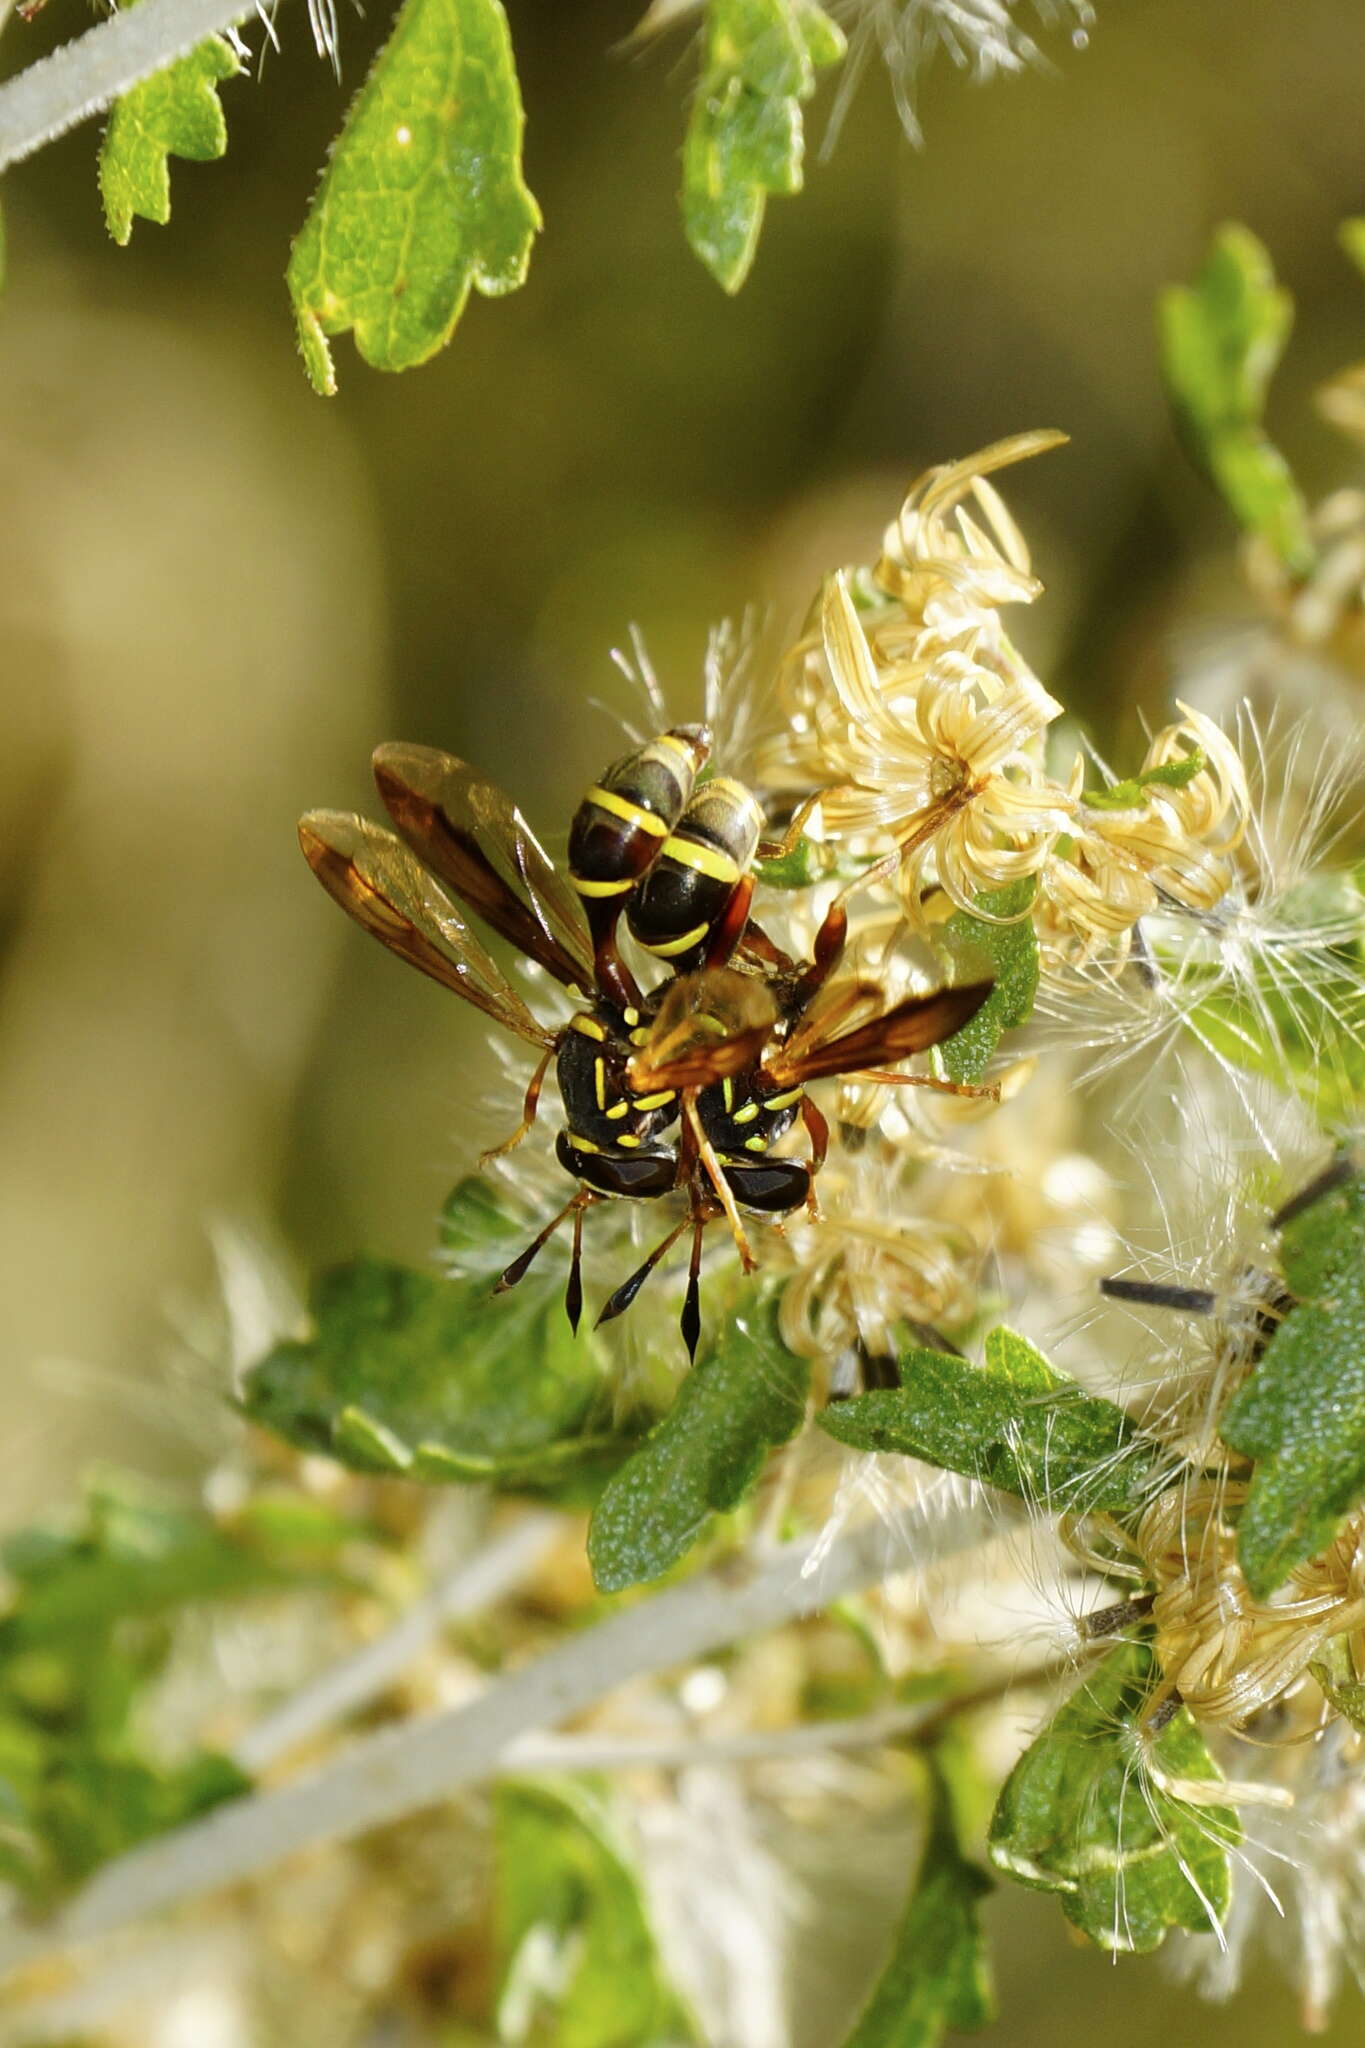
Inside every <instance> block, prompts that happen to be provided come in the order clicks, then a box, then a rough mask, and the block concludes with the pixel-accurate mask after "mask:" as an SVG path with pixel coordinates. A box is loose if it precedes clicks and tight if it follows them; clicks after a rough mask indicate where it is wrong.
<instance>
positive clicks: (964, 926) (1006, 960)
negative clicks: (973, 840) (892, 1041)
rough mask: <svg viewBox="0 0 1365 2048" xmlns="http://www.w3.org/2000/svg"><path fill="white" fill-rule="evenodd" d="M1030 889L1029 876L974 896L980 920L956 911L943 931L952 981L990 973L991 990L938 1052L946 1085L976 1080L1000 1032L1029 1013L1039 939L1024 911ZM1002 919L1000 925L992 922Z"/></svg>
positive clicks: (1029, 900) (1035, 985) (1030, 896)
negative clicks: (974, 1012) (966, 1021)
mask: <svg viewBox="0 0 1365 2048" xmlns="http://www.w3.org/2000/svg"><path fill="white" fill-rule="evenodd" d="M1034 893H1035V884H1034V880H1033V877H1032V876H1031V875H1025V876H1024V877H1023V879H1022V880H1020V881H1018V882H1011V883H1010V885H1009V887H1008V888H1006V889H989V890H983V891H982V893H981V894H980V895H979V896H978V897H977V902H978V904H979V905H980V907H981V909H982V910H984V911H985V912H986V913H987V916H985V917H973V916H971V915H970V913H969V912H967V911H965V910H955V911H954V912H953V915H952V916H951V917H950V918H949V919H948V922H947V923H946V924H945V925H944V927H943V932H942V944H943V946H944V948H945V950H946V951H947V954H948V957H949V959H950V960H951V962H952V964H953V970H954V978H955V979H956V980H957V981H970V980H973V979H979V978H981V977H983V976H984V975H986V974H989V975H990V976H991V977H992V978H993V980H994V982H995V987H994V988H993V989H992V990H991V992H990V994H989V995H988V996H987V998H986V1000H985V1002H984V1003H983V1004H982V1005H981V1008H980V1009H979V1010H978V1011H977V1013H976V1015H975V1016H974V1017H973V1018H972V1019H971V1020H970V1021H969V1022H968V1023H966V1024H964V1025H963V1027H962V1029H961V1030H960V1031H955V1032H954V1033H953V1035H952V1037H951V1038H948V1039H945V1040H944V1042H943V1044H942V1045H941V1046H940V1047H939V1048H938V1057H939V1058H940V1060H941V1061H942V1063H943V1070H944V1072H945V1073H946V1075H947V1076H948V1079H949V1080H950V1081H968V1082H972V1081H979V1080H980V1079H981V1076H982V1074H983V1073H984V1072H985V1070H986V1063H987V1061H988V1060H989V1059H990V1057H991V1054H992V1053H993V1052H994V1051H995V1049H996V1047H997V1046H998V1045H999V1043H1000V1039H1001V1035H1002V1033H1004V1032H1006V1031H1013V1030H1015V1029H1017V1027H1018V1026H1019V1025H1020V1024H1025V1023H1027V1022H1028V1019H1029V1018H1030V1017H1031V1016H1032V1014H1033V999H1034V996H1035V995H1036V994H1037V992H1038V934H1037V932H1036V931H1035V930H1034V928H1033V919H1032V918H1031V917H1030V916H1028V914H1027V913H1028V909H1029V906H1030V905H1031V903H1032V902H1033V898H1034ZM999 918H1006V919H1009V920H1010V922H1008V923H1005V924H1001V923H996V922H993V921H992V920H995V919H999Z"/></svg>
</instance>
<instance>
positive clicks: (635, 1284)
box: [594, 1216, 692, 1329]
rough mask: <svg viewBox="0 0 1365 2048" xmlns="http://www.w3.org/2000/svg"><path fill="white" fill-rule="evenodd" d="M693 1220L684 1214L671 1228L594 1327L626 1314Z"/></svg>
mask: <svg viewBox="0 0 1365 2048" xmlns="http://www.w3.org/2000/svg"><path fill="white" fill-rule="evenodd" d="M691 1221H692V1219H691V1217H690V1216H684V1218H683V1220H682V1222H681V1223H679V1224H678V1225H677V1227H676V1228H675V1229H673V1230H670V1231H669V1233H668V1235H667V1237H665V1238H661V1239H660V1241H659V1243H658V1244H656V1245H655V1247H654V1249H653V1251H652V1252H651V1253H650V1255H649V1257H648V1258H647V1259H646V1260H645V1261H644V1263H643V1264H642V1265H639V1266H637V1267H636V1268H635V1271H634V1272H633V1273H631V1274H630V1275H629V1276H628V1277H627V1278H626V1279H625V1280H623V1281H622V1282H621V1285H620V1286H619V1287H618V1288H617V1289H616V1292H615V1293H614V1294H612V1295H610V1296H609V1297H608V1299H607V1302H606V1304H605V1306H604V1307H603V1309H602V1313H601V1314H600V1315H599V1316H598V1318H597V1322H596V1324H595V1325H594V1328H597V1329H600V1328H601V1326H602V1324H603V1323H610V1322H614V1321H615V1319H616V1317H617V1316H621V1315H624V1314H625V1312H626V1310H627V1309H628V1308H629V1307H630V1305H631V1303H632V1302H633V1301H634V1299H635V1297H636V1295H637V1294H638V1293H639V1292H640V1289H641V1288H642V1287H643V1286H644V1284H645V1282H646V1280H648V1278H649V1276H650V1274H651V1273H652V1272H653V1271H654V1268H655V1267H656V1266H657V1265H658V1263H659V1261H660V1259H661V1258H663V1256H664V1254H665V1253H666V1252H668V1251H671V1250H672V1248H673V1246H674V1245H675V1244H676V1243H677V1242H678V1239H679V1238H680V1237H681V1236H682V1234H683V1232H684V1231H685V1230H686V1229H687V1227H688V1224H689V1223H690V1222H691Z"/></svg>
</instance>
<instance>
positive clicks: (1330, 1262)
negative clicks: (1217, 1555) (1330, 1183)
mask: <svg viewBox="0 0 1365 2048" xmlns="http://www.w3.org/2000/svg"><path fill="white" fill-rule="evenodd" d="M1280 1251H1281V1258H1282V1261H1283V1267H1284V1277H1285V1284H1286V1286H1287V1287H1288V1289H1289V1292H1290V1293H1291V1294H1292V1295H1293V1296H1294V1298H1295V1300H1296V1302H1297V1304H1298V1305H1297V1306H1296V1307H1295V1308H1292V1309H1291V1310H1290V1311H1289V1313H1288V1314H1287V1315H1286V1316H1285V1317H1284V1319H1283V1321H1282V1322H1281V1323H1280V1325H1279V1328H1278V1329H1277V1330H1276V1332H1275V1334H1274V1336H1273V1337H1272V1338H1271V1340H1270V1342H1269V1344H1268V1345H1267V1346H1266V1348H1265V1351H1264V1353H1263V1355H1262V1357H1261V1359H1260V1362H1259V1363H1258V1364H1257V1366H1256V1369H1255V1371H1254V1372H1253V1373H1252V1375H1251V1377H1250V1379H1249V1380H1248V1381H1247V1382H1246V1384H1245V1385H1244V1386H1243V1387H1242V1388H1241V1389H1240V1391H1239V1392H1238V1393H1237V1394H1236V1396H1235V1397H1234V1399H1233V1400H1232V1401H1231V1402H1230V1403H1229V1405H1228V1407H1227V1408H1226V1409H1225V1410H1224V1413H1223V1418H1222V1421H1221V1423H1220V1425H1219V1427H1220V1430H1221V1433H1222V1436H1223V1438H1224V1440H1225V1441H1226V1442H1227V1443H1229V1444H1231V1446H1232V1448H1233V1449H1234V1450H1236V1451H1240V1452H1241V1453H1242V1454H1243V1456H1244V1457H1248V1458H1252V1459H1254V1460H1255V1464H1254V1467H1253V1470H1252V1474H1251V1490H1250V1492H1249V1493H1248V1495H1247V1499H1246V1502H1245V1504H1244V1505H1243V1508H1242V1512H1241V1516H1240V1519H1239V1521H1238V1526H1237V1555H1238V1560H1239V1562H1240V1564H1241V1567H1242V1570H1243V1572H1244V1574H1245V1576H1246V1581H1247V1584H1248V1585H1249V1586H1250V1588H1251V1590H1252V1592H1253V1593H1254V1594H1255V1596H1256V1597H1257V1599H1261V1600H1263V1599H1266V1598H1268V1597H1269V1595H1270V1594H1271V1593H1273V1592H1274V1591H1275V1588H1276V1587H1277V1586H1281V1585H1283V1584H1284V1581H1285V1580H1286V1578H1288V1576H1289V1574H1290V1572H1291V1571H1293V1569H1294V1567H1295V1566H1296V1565H1299V1564H1304V1563H1306V1562H1307V1560H1308V1559H1309V1558H1311V1557H1316V1556H1317V1555H1318V1553H1319V1552H1320V1551H1322V1550H1325V1549H1326V1548H1327V1546H1328V1545H1329V1544H1330V1543H1331V1541H1332V1538H1333V1537H1334V1535H1335V1534H1336V1530H1337V1527H1338V1524H1339V1523H1340V1522H1341V1520H1342V1518H1343V1516H1345V1515H1347V1514H1349V1513H1350V1512H1351V1510H1352V1509H1353V1508H1354V1507H1356V1506H1358V1505H1359V1503H1360V1502H1361V1501H1362V1500H1365V1180H1362V1179H1360V1178H1359V1177H1357V1178H1355V1179H1352V1180H1349V1181H1347V1183H1346V1184H1345V1186H1344V1187H1338V1188H1336V1189H1334V1190H1333V1191H1332V1192H1330V1193H1327V1194H1324V1195H1322V1196H1321V1197H1320V1198H1319V1199H1318V1200H1317V1201H1315V1202H1312V1203H1310V1205H1309V1206H1308V1207H1307V1208H1306V1209H1304V1210H1303V1211H1302V1212H1301V1213H1300V1214H1299V1215H1297V1216H1295V1217H1294V1218H1293V1219H1292V1221H1290V1222H1289V1223H1287V1224H1286V1225H1285V1227H1284V1230H1283V1231H1282V1232H1281V1234H1280Z"/></svg>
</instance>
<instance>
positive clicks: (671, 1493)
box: [588, 1297, 810, 1593]
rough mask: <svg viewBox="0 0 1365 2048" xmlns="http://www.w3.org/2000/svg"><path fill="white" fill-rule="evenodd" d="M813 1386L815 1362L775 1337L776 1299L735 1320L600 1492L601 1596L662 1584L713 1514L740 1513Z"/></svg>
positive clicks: (591, 1541) (595, 1532)
mask: <svg viewBox="0 0 1365 2048" xmlns="http://www.w3.org/2000/svg"><path fill="white" fill-rule="evenodd" d="M809 1383H810V1362H809V1360H808V1359H804V1358H796V1357H795V1356H793V1354H792V1353H791V1352H790V1351H788V1349H787V1347H786V1345H785V1344H784V1343H783V1342H782V1339H781V1337H780V1335H779V1334H778V1328H777V1302H776V1300H775V1299H774V1298H772V1297H769V1298H767V1299H764V1300H758V1301H753V1302H751V1304H750V1305H749V1306H748V1307H747V1308H746V1309H744V1310H743V1311H742V1312H740V1313H733V1314H731V1315H730V1316H729V1317H728V1318H727V1320H726V1322H725V1323H724V1324H723V1325H722V1327H721V1329H720V1331H719V1333H718V1334H717V1336H716V1337H715V1339H714V1341H713V1342H712V1344H711V1347H710V1349H709V1350H708V1352H707V1353H706V1355H705V1357H704V1358H702V1359H701V1361H700V1362H699V1363H698V1364H696V1365H694V1366H693V1368H692V1370H691V1371H690V1372H689V1373H688V1375H687V1377H686V1379H685V1380H684V1381H683V1383H682V1385H681V1386H680V1387H679V1389H678V1395H677V1399H676V1400H675V1401H674V1403H673V1406H672V1407H671V1408H670V1409H669V1411H668V1413H667V1415H665V1416H664V1418H663V1420H662V1421H661V1422H658V1423H656V1424H655V1426H654V1428H653V1429H652V1430H651V1431H650V1433H649V1435H648V1436H647V1437H646V1438H645V1440H644V1442H643V1443H642V1444H641V1445H640V1447H639V1449H638V1450H637V1451H636V1452H635V1453H634V1454H633V1456H631V1457H629V1458H627V1460H626V1462H625V1463H624V1464H623V1465H622V1466H621V1468H620V1470H619V1471H618V1472H617V1473H616V1474H615V1475H614V1476H613V1477H612V1478H611V1479H610V1480H608V1482H607V1484H606V1486H605V1488H604V1489H603V1492H602V1498H601V1499H600V1500H599V1502H598V1504H597V1507H596V1510H595V1512H594V1514H593V1518H592V1524H591V1526H590V1528H589V1530H588V1558H589V1562H590V1563H591V1565H592V1575H593V1579H594V1581H595V1583H596V1584H597V1586H598V1587H599V1588H600V1589H601V1590H602V1591H603V1592H604V1593H619V1592H620V1591H621V1589H622V1588H623V1587H625V1586H636V1585H639V1584H641V1583H642V1582H643V1581H644V1580H646V1579H657V1578H658V1577H659V1576H660V1574H661V1573H662V1572H666V1571H667V1570H668V1569H669V1567H670V1566H671V1565H674V1564H676V1563H677V1561H678V1559H679V1558H680V1557H683V1556H685V1555H686V1553H687V1552H688V1551H689V1550H690V1549H691V1548H692V1545H693V1544H694V1543H695V1542H696V1541H697V1539H698V1537H699V1536H700V1535H701V1534H702V1531H703V1530H704V1529H705V1527H706V1524H707V1522H708V1521H709V1520H710V1518H711V1516H712V1515H713V1514H722V1513H726V1512H728V1511H729V1510H730V1509H732V1508H737V1507H738V1506H739V1504H740V1502H741V1501H742V1500H743V1499H744V1498H745V1496H746V1495H747V1494H748V1493H749V1492H750V1491H751V1490H752V1488H753V1486H754V1484H755V1482H756V1481H757V1479H758V1475H759V1473H760V1472H761V1470H762V1469H763V1462H764V1459H765V1458H766V1456H767V1454H768V1452H769V1450H771V1449H774V1448H775V1447H776V1446H777V1445H778V1444H784V1443H786V1442H787V1441H788V1440H789V1439H790V1438H791V1437H793V1436H795V1434H796V1432H797V1430H798V1429H799V1428H800V1426H801V1423H802V1420H803V1418H804V1416H805V1412H806V1392H807V1388H808V1386H809Z"/></svg>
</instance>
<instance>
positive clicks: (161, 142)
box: [99, 0, 845, 396]
mask: <svg viewBox="0 0 1365 2048" xmlns="http://www.w3.org/2000/svg"><path fill="white" fill-rule="evenodd" d="M129 4H135V0H129ZM844 49H845V44H844V37H843V34H842V31H841V30H840V29H839V28H838V27H837V26H836V24H835V23H834V21H832V20H831V18H830V16H829V15H828V14H827V13H826V12H825V10H824V8H823V7H821V6H819V5H818V4H817V0H707V4H706V8H705V17H704V28H703V34H702V60H701V74H700V78H699V81H698V85H697V89H696V93H695V96H694V99H693V105H692V112H691V116H690V119H689V122H688V127H687V137H686V142H685V145H684V150H683V185H682V215H683V224H684V227H685V230H686V233H687V237H688V240H689V242H690V243H691V245H692V247H693V249H694V250H695V251H696V253H697V255H698V256H699V257H700V258H701V260H702V262H703V263H704V264H705V265H706V267H707V268H708V270H710V272H711V273H712V275H713V276H714V277H715V278H716V279H717V281H718V282H719V283H720V284H721V285H722V287H723V288H724V289H725V290H726V291H727V292H735V291H738V289H739V287H740V286H741V285H742V284H743V282H744V280H745V278H746V277H747V276H748V274H749V270H750V268H751V266H752V264H753V260H754V255H755V252H756V250H757V247H758V238H759V233H760V230H761V227H762V224H763V214H764V208H765V205H766V202H767V199H768V196H769V194H772V193H791V192H797V191H799V190H800V188H801V182H802V160H803V154H804V136H803V121H802V109H803V106H804V104H805V103H806V102H807V101H808V100H809V99H810V98H811V96H812V94H813V93H814V91H815V89H816V83H817V79H818V76H819V74H820V72H822V71H824V70H827V69H828V68H829V67H831V66H832V65H835V64H837V63H838V62H839V61H840V59H841V58H842V57H843V55H844ZM241 68H242V67H241V64H240V61H239V59H238V57H237V54H236V52H235V50H234V49H233V47H232V46H231V44H229V43H228V42H226V41H224V39H223V38H222V37H220V36H210V37H208V38H207V39H206V40H205V41H204V42H202V43H200V44H199V45H198V46H197V47H196V48H195V49H193V50H191V51H190V52H189V54H188V55H187V56H184V57H181V58H178V59H177V60H176V61H175V62H174V63H172V64H169V65H167V66H166V67H165V69H163V70H161V71H158V72H156V73H154V74H153V75H152V76H151V77H149V78H147V79H145V80H144V81H143V82H142V83H141V84H139V85H136V86H134V87H133V88H132V89H131V91H129V92H127V93H125V94H124V96H123V97H122V98H121V99H119V100H118V101H116V102H115V104H114V108H113V111H112V113H111V115H110V119H109V123H108V127H107V128H106V131H105V135H104V141H103V144H102V147H101V150H100V163H99V180H100V192H101V195H102V197H103V201H104V210H105V218H106V220H107V222H108V226H109V232H110V233H111V234H112V235H113V237H114V239H115V240H116V241H118V242H120V243H126V242H127V241H128V240H129V238H130V236H131V234H132V227H133V221H134V219H135V218H141V219H144V220H150V221H156V222H159V223H162V224H164V223H165V222H166V221H167V220H169V218H170V210H171V200H170V174H169V159H170V158H171V157H172V156H179V157H184V158H187V159H190V160H193V161H195V162H206V161H208V160H209V159H211V158H214V157H220V156H222V155H223V154H224V152H225V151H226V149H227V127H226V122H225V119H224V114H223V109H222V105H221V103H220V101H219V98H218V90H217V89H218V87H219V85H221V84H222V83H223V82H224V81H225V80H226V79H229V78H232V77H234V76H235V75H236V74H237V73H238V72H239V71H240V70H241ZM524 128H525V116H524V113H523V109H522V102H521V93H520V87H519V85H518V80H517V71H516V63H515V59H514V56H513V51H512V40H511V33H510V30H509V28H508V23H507V16H506V12H505V9H504V7H503V5H502V0H404V4H403V5H402V7H401V8H400V9H399V11H398V14H397V16H396V17H395V20H394V23H393V27H392V30H391V31H390V34H389V37H388V39H387V41H386V42H385V44H384V46H383V48H382V49H381V50H380V52H379V55H378V57H377V58H376V59H375V62H374V65H373V67H372V68H371V71H370V74H369V76H368V78H367V79H366V80H365V83H364V84H363V86H362V87H361V89H360V91H359V92H358V93H357V95H356V97H355V99H354V101H353V102H352V105H351V108H350V111H349V113H348V115H347V117H346V121H345V124H344V126H343V127H342V130H341V133H340V134H339V135H338V137H337V138H336V141H335V142H334V144H333V145H332V149H331V151H330V153H329V157H328V162H327V165H326V168H325V169H324V171H323V173H322V177H321V180H320V183H319V185H318V189H317V191H316V193H315V194H314V197H313V201H312V204H311V206H310V207H309V210H308V214H307V217H306V219H305V221H304V224H303V226H302V228H301V229H300V231H299V233H298V235H297V237H296V238H295V241H294V245H293V248H292V251H291V253H290V258H289V266H288V272H287V277H288V284H289V292H290V297H291V299H292V302H293V306H294V313H295V318H296V321H297V326H298V336H299V348H300V352H301V354H302V357H303V362H304V368H305V369H306V371H307V374H308V377H309V380H310V382H311V383H312V385H313V388H314V389H315V390H316V391H318V392H321V393H323V394H325V395H328V396H330V395H331V394H333V393H334V392H335V391H336V388H337V385H336V370H335V366H334V363H333V359H332V352H331V348H330V346H329V342H330V339H331V337H333V336H335V335H338V334H342V333H346V332H352V333H353V334H354V336H355V343H356V347H357V349H358V351H359V353H360V355H361V357H362V358H363V359H364V361H365V362H367V363H369V364H371V365H372V366H373V367H374V368H376V369H381V370H405V369H410V368H412V367H413V366H414V365H416V364H419V363H424V362H426V361H428V360H429V358H430V357H431V356H433V355H434V354H435V353H436V352H437V351H438V350H439V349H441V348H443V347H444V346H445V345H446V343H447V342H448V341H449V340H450V338H451V335H452V334H453V332H454V330H455V326H456V324H457V322H458V321H459V318H460V315H461V313H462V312H463V311H464V308H465V305H466V303H467V301H468V298H469V294H470V292H471V291H478V292H480V293H482V294H483V295H484V296H486V297H497V296H501V295H502V294H504V293H507V292H511V291H515V290H516V289H517V287H518V286H519V285H521V284H522V283H523V282H524V280H525V277H526V273H527V268H528V265H529V262H530V256H531V247H532V244H533V242H534V240H535V237H536V234H537V233H538V231H539V229H540V226H541V214H540V208H539V207H538V205H537V203H536V201H535V198H534V196H533V195H532V193H531V191H530V189H529V188H528V186H527V184H526V181H525V177H524V175H523V171H522V137H523V131H524Z"/></svg>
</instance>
